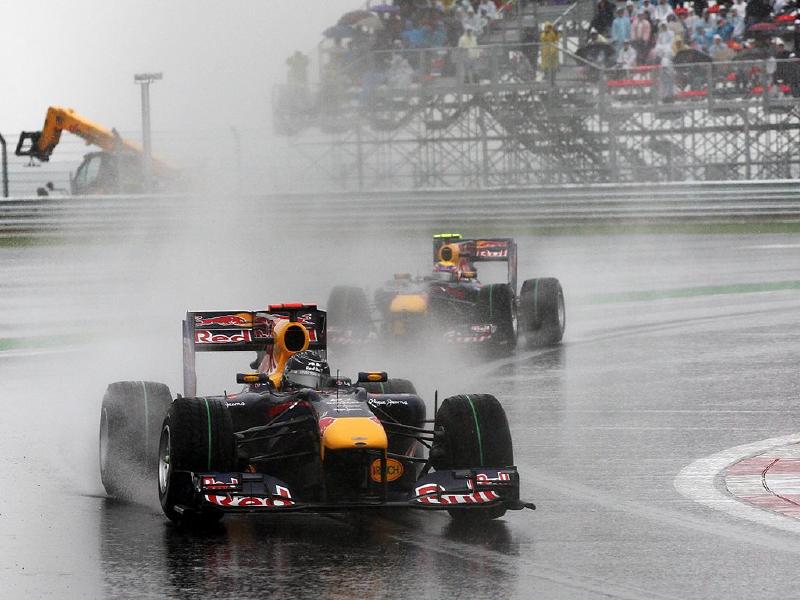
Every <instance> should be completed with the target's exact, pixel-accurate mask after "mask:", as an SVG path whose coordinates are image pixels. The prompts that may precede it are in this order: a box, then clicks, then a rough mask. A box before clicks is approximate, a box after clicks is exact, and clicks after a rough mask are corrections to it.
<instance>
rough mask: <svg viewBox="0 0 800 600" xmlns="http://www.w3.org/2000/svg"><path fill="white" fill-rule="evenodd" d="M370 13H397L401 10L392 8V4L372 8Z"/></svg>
mask: <svg viewBox="0 0 800 600" xmlns="http://www.w3.org/2000/svg"><path fill="white" fill-rule="evenodd" d="M369 9H370V11H372V12H374V13H396V12H400V9H399V8H397V7H396V6H392V5H391V4H378V5H377V6H370V8H369Z"/></svg>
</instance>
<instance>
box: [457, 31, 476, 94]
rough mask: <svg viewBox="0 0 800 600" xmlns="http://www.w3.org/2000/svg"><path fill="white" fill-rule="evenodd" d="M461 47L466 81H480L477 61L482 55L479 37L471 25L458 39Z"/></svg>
mask: <svg viewBox="0 0 800 600" xmlns="http://www.w3.org/2000/svg"><path fill="white" fill-rule="evenodd" d="M458 47H459V48H460V49H461V50H460V51H461V64H462V65H463V68H464V79H463V81H464V83H478V76H477V61H478V58H479V57H480V55H481V51H480V50H479V49H478V38H477V37H476V35H475V31H474V30H473V29H472V28H471V27H465V28H464V34H463V35H462V36H461V39H459V40H458Z"/></svg>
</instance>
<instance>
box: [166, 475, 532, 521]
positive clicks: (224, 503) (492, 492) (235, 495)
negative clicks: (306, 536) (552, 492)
mask: <svg viewBox="0 0 800 600" xmlns="http://www.w3.org/2000/svg"><path fill="white" fill-rule="evenodd" d="M192 481H193V484H194V490H195V502H194V503H193V506H182V507H179V509H180V510H181V511H187V510H188V511H194V510H202V509H203V508H212V507H213V508H214V509H218V510H222V511H224V512H230V513H237V512H240V513H252V512H290V511H305V512H336V511H343V510H351V509H364V508H387V507H391V508H417V509H424V510H447V509H451V510H452V509H464V510H468V509H476V508H481V507H490V506H503V507H505V508H507V509H509V510H521V509H523V508H531V509H533V508H535V506H534V505H533V504H532V503H530V502H521V501H520V499H519V474H518V473H517V469H516V467H503V468H499V469H490V468H483V467H482V468H480V469H463V470H450V471H436V472H434V473H430V474H428V475H425V476H423V477H421V478H420V479H418V480H417V482H416V483H415V484H414V486H413V488H412V490H411V491H410V492H409V493H408V494H407V496H406V497H405V498H396V497H395V498H392V499H382V498H379V497H363V498H361V499H358V500H348V501H331V502H307V501H304V500H303V499H301V498H299V497H297V496H295V494H294V493H293V492H292V490H291V489H290V487H289V486H288V485H286V484H285V483H284V482H282V481H280V480H278V479H276V478H274V477H271V476H269V475H265V474H262V473H193V474H192Z"/></svg>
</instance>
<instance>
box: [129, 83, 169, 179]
mask: <svg viewBox="0 0 800 600" xmlns="http://www.w3.org/2000/svg"><path fill="white" fill-rule="evenodd" d="M163 77H164V75H163V74H162V73H137V74H135V75H134V76H133V82H134V83H136V84H138V85H140V86H141V87H142V149H143V150H144V157H143V160H142V171H143V175H144V189H145V191H146V192H148V193H149V192H152V191H153V146H152V142H151V139H150V84H151V83H152V82H153V81H160V80H161V79H163Z"/></svg>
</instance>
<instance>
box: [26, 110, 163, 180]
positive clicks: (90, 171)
mask: <svg viewBox="0 0 800 600" xmlns="http://www.w3.org/2000/svg"><path fill="white" fill-rule="evenodd" d="M64 131H68V132H69V133H71V134H73V135H76V136H78V137H79V138H81V139H83V140H85V141H86V144H87V145H94V146H97V147H99V148H100V149H101V151H100V152H91V153H89V154H87V155H86V156H85V157H84V159H83V162H82V163H81V165H80V166H79V167H78V169H77V170H76V172H75V175H74V176H71V177H70V187H71V188H72V193H73V194H113V193H139V192H142V191H144V181H143V166H142V160H143V157H144V154H143V150H142V147H141V146H139V144H137V143H135V142H131V141H128V140H125V139H123V138H122V137H121V136H120V135H119V134H118V133H117V131H116V130H115V129H108V128H106V127H104V126H102V125H100V124H99V123H95V122H94V121H92V120H90V119H87V118H86V117H83V116H81V115H79V114H78V113H76V112H75V111H74V110H73V109H71V108H62V107H60V106H51V107H50V108H48V109H47V116H46V117H45V120H44V126H43V127H42V129H41V131H23V132H22V133H21V134H20V136H19V141H18V142H17V149H16V152H15V154H16V155H17V156H29V157H30V158H31V160H34V159H36V160H39V161H42V162H47V161H49V160H50V155H51V154H52V153H53V150H55V148H56V146H57V145H58V143H59V141H61V134H62V132H64ZM174 177H175V171H174V169H172V168H171V167H170V166H168V165H167V164H166V163H164V162H163V161H160V160H158V159H156V158H154V159H153V180H154V182H155V184H156V188H158V187H160V186H159V184H161V183H163V182H164V181H166V180H168V179H173V178H174Z"/></svg>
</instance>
